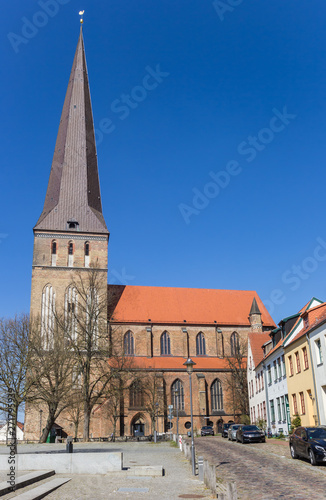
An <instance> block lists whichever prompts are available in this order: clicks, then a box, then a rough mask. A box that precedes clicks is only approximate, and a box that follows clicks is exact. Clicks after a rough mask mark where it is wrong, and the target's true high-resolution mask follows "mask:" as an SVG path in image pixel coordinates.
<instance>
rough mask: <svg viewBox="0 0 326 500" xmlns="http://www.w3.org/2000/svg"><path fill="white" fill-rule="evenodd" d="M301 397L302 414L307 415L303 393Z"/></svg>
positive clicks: (300, 394)
mask: <svg viewBox="0 0 326 500" xmlns="http://www.w3.org/2000/svg"><path fill="white" fill-rule="evenodd" d="M299 396H300V405H301V414H302V415H305V413H306V407H305V404H304V394H303V392H300V393H299Z"/></svg>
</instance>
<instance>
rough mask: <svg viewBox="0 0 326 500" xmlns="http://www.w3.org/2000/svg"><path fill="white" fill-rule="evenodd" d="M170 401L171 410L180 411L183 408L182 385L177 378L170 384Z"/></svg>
mask: <svg viewBox="0 0 326 500" xmlns="http://www.w3.org/2000/svg"><path fill="white" fill-rule="evenodd" d="M171 401H172V404H173V410H176V409H178V410H179V411H181V410H184V409H185V402H184V393H183V385H182V382H181V380H180V379H179V378H177V380H175V381H174V382H173V384H172V386H171Z"/></svg>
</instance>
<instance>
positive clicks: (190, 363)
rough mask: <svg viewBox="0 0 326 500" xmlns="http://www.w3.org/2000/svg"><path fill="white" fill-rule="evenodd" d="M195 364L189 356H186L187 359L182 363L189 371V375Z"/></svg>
mask: <svg viewBox="0 0 326 500" xmlns="http://www.w3.org/2000/svg"><path fill="white" fill-rule="evenodd" d="M195 364H196V363H194V361H193V360H192V359H191V358H188V359H187V361H186V362H185V363H183V365H184V366H185V367H186V368H187V372H188V373H189V375H191V373H192V372H193V371H194V365H195Z"/></svg>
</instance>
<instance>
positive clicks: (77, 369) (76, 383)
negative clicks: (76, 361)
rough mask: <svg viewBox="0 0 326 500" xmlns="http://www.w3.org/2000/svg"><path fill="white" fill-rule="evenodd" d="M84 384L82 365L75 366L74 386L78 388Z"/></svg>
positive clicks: (73, 372)
mask: <svg viewBox="0 0 326 500" xmlns="http://www.w3.org/2000/svg"><path fill="white" fill-rule="evenodd" d="M81 386H82V372H81V370H80V367H78V366H73V368H72V387H73V389H78V388H80V387H81Z"/></svg>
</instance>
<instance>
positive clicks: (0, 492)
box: [0, 470, 71, 500]
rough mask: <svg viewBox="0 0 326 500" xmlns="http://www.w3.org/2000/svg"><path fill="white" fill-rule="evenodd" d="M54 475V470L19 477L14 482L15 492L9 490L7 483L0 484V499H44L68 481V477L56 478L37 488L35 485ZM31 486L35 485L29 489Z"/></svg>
mask: <svg viewBox="0 0 326 500" xmlns="http://www.w3.org/2000/svg"><path fill="white" fill-rule="evenodd" d="M54 475H55V471H54V470H47V471H41V472H38V471H35V472H29V473H27V474H23V475H19V477H18V478H17V479H16V480H15V491H14V492H13V491H12V490H11V486H10V484H9V483H8V482H7V481H3V482H2V483H0V497H3V499H4V500H6V499H9V498H15V499H17V500H18V499H19V500H38V499H40V498H44V497H45V496H46V495H48V494H49V493H51V491H54V490H56V489H57V488H59V487H60V486H62V485H63V484H65V483H67V482H68V481H70V479H71V478H69V477H58V478H54V479H51V480H50V481H46V482H43V483H42V484H40V485H39V486H37V484H36V483H38V482H39V481H44V480H45V479H48V478H50V477H52V476H54ZM31 485H35V486H36V487H34V488H29V487H30V486H31ZM19 489H21V490H22V492H21V493H20V494H17V490H19Z"/></svg>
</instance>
